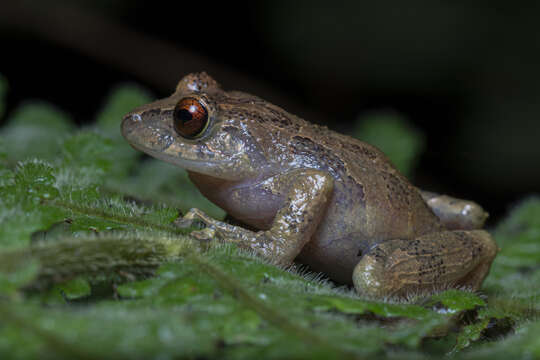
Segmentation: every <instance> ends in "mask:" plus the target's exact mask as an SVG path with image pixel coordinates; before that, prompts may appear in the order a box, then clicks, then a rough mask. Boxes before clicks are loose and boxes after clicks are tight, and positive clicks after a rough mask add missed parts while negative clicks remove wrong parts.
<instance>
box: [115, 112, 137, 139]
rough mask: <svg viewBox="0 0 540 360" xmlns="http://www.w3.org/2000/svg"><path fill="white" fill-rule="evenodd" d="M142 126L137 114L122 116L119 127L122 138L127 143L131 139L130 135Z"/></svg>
mask: <svg viewBox="0 0 540 360" xmlns="http://www.w3.org/2000/svg"><path fill="white" fill-rule="evenodd" d="M141 124H142V117H141V115H139V114H137V113H129V114H127V115H125V116H124V118H123V119H122V124H121V125H120V132H121V133H122V136H123V137H124V138H126V139H127V140H128V141H129V140H130V139H131V134H132V133H133V132H134V130H135V129H137V128H138V127H140V125H141Z"/></svg>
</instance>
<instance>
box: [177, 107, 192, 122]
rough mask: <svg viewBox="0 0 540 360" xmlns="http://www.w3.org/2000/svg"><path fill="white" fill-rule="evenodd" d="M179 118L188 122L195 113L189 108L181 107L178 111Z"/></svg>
mask: <svg viewBox="0 0 540 360" xmlns="http://www.w3.org/2000/svg"><path fill="white" fill-rule="evenodd" d="M178 119H179V120H182V122H184V123H186V122H188V121H190V120H191V119H193V115H191V112H190V111H189V110H186V109H180V111H178Z"/></svg>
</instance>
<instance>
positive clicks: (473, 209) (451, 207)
mask: <svg viewBox="0 0 540 360" xmlns="http://www.w3.org/2000/svg"><path fill="white" fill-rule="evenodd" d="M420 194H421V195H422V198H423V199H424V201H425V202H426V204H427V205H428V206H429V207H430V208H431V210H432V211H433V212H434V213H435V215H437V217H438V218H439V219H440V220H441V222H442V223H443V225H444V227H445V228H446V229H448V230H475V229H481V228H482V226H483V225H484V222H485V221H486V219H487V218H488V216H489V214H488V213H487V212H486V211H485V210H484V209H483V208H482V207H481V206H480V205H478V204H477V203H475V202H474V201H470V200H463V199H457V198H454V197H451V196H448V195H441V194H436V193H432V192H429V191H422V190H420Z"/></svg>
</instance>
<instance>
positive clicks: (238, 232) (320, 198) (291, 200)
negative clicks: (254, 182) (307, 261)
mask: <svg viewBox="0 0 540 360" xmlns="http://www.w3.org/2000/svg"><path fill="white" fill-rule="evenodd" d="M283 176H290V177H291V179H292V181H290V182H288V181H284V183H289V184H291V185H290V187H289V188H288V190H287V191H286V194H287V196H286V199H285V202H284V204H283V206H282V207H281V208H280V209H279V210H278V212H277V214H276V216H275V218H274V220H273V222H272V225H271V227H270V229H269V230H267V231H258V232H254V231H251V230H247V229H244V228H242V227H239V226H234V225H230V224H226V223H224V222H221V221H217V220H214V219H212V218H210V217H209V216H207V215H205V214H204V213H203V212H202V211H200V210H197V209H192V210H190V212H189V213H188V214H186V216H185V217H184V219H182V220H180V221H178V223H180V224H181V223H182V222H183V221H185V220H193V219H194V218H196V219H199V220H202V221H203V222H204V223H206V225H207V226H209V227H210V228H211V229H212V230H215V232H216V233H218V235H219V237H220V238H222V239H223V240H224V241H229V242H234V243H236V244H238V246H240V247H243V248H249V249H252V250H254V251H256V252H257V253H259V254H261V255H263V256H265V257H267V258H270V259H273V260H275V261H277V262H279V263H282V264H289V263H291V262H292V261H293V260H294V258H295V257H296V256H297V255H298V254H299V253H300V250H302V248H303V247H304V245H305V244H306V243H307V242H308V241H309V240H310V238H311V237H312V235H313V234H314V232H315V230H316V229H317V226H318V224H319V222H320V221H321V219H322V217H323V216H324V213H325V209H326V206H327V204H328V201H329V199H330V196H331V194H332V190H333V184H334V183H333V178H332V177H331V176H330V175H329V174H327V173H325V172H322V171H318V170H312V169H305V170H297V171H294V172H291V173H290V174H284V175H283ZM186 218H187V219H186Z"/></svg>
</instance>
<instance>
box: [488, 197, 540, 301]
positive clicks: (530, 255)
mask: <svg viewBox="0 0 540 360" xmlns="http://www.w3.org/2000/svg"><path fill="white" fill-rule="evenodd" d="M494 237H495V240H496V241H497V244H498V246H499V248H500V251H499V253H498V255H497V257H496V258H495V261H494V263H493V265H492V268H491V271H490V276H489V277H488V278H487V280H486V288H488V289H491V291H496V292H504V293H507V294H511V295H512V297H513V298H514V299H516V298H521V299H524V300H527V299H536V302H537V304H539V305H540V302H539V301H538V299H540V288H539V287H536V286H531V284H534V283H536V282H538V281H539V280H540V266H539V264H540V198H539V197H537V196H535V197H530V198H529V199H526V200H524V201H522V202H521V203H519V204H517V205H516V206H515V207H514V209H512V210H511V211H510V214H509V216H508V217H507V218H506V219H505V220H503V221H502V222H501V223H500V224H499V225H498V226H497V227H496V229H495V231H494Z"/></svg>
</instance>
